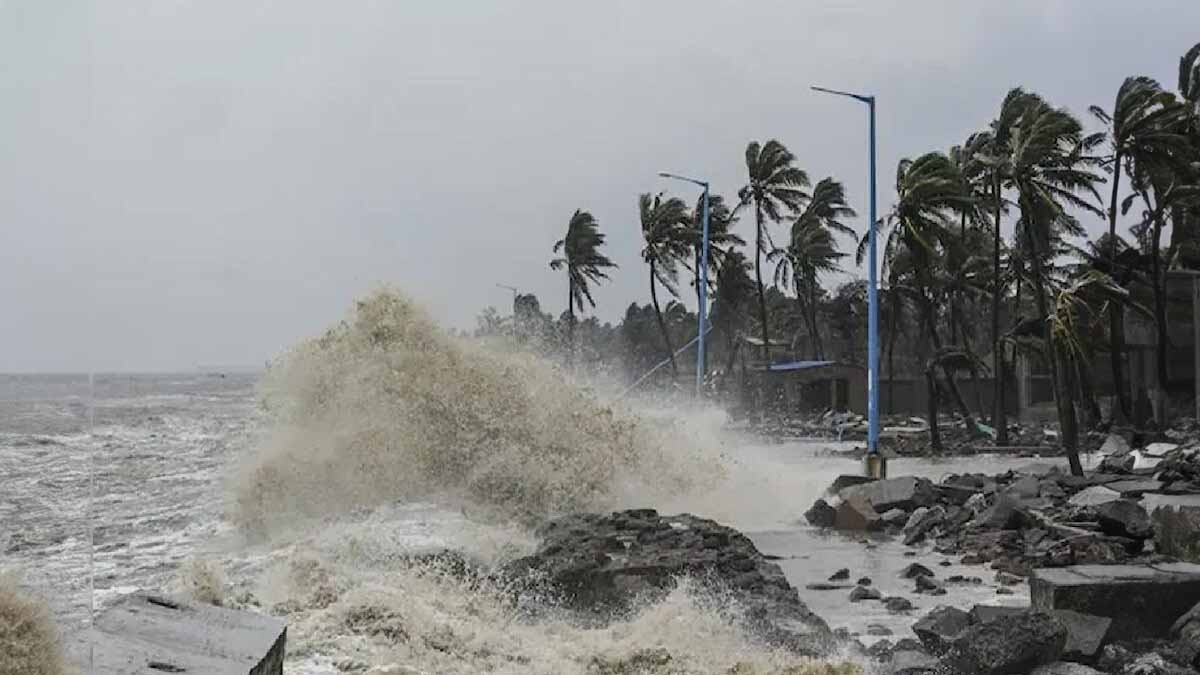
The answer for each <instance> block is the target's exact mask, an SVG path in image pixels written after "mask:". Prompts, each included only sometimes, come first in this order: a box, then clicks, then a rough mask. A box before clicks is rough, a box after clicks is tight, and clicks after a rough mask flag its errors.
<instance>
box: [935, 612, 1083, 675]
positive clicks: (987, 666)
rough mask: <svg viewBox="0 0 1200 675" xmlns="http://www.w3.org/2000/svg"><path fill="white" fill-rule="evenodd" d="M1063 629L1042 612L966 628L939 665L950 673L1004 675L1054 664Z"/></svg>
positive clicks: (1059, 649)
mask: <svg viewBox="0 0 1200 675" xmlns="http://www.w3.org/2000/svg"><path fill="white" fill-rule="evenodd" d="M1066 640H1067V629H1066V628H1065V627H1064V626H1063V625H1062V623H1061V622H1059V621H1058V619H1056V618H1054V617H1053V616H1051V615H1049V614H1046V613H1043V612H1026V613H1021V614H1017V615H1013V616H1005V617H999V618H997V619H996V620H994V621H989V622H987V623H980V624H976V625H974V626H971V627H969V628H967V629H966V630H965V631H963V632H962V633H961V634H960V635H959V636H958V637H957V638H956V639H955V640H954V641H953V644H951V645H950V648H949V650H948V651H947V652H946V653H945V654H944V655H942V657H941V659H940V660H939V665H940V666H941V667H942V668H944V669H945V670H946V672H951V673H978V674H979V675H1006V674H1008V673H1025V672H1029V671H1030V670H1032V669H1033V668H1035V667H1037V666H1039V665H1044V664H1049V663H1054V662H1055V661H1057V660H1058V657H1059V655H1060V654H1062V650H1063V646H1064V645H1065V644H1066Z"/></svg>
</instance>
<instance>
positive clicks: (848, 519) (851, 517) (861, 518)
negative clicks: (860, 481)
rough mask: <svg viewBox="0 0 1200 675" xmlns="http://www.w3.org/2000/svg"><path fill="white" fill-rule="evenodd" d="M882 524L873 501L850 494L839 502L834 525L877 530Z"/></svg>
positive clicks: (852, 528)
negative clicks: (872, 503)
mask: <svg viewBox="0 0 1200 675" xmlns="http://www.w3.org/2000/svg"><path fill="white" fill-rule="evenodd" d="M860 487H862V486H860ZM849 489H856V488H849ZM881 524H882V522H881V521H880V520H879V514H878V513H876V512H875V509H874V508H873V507H872V506H871V503H870V502H868V501H867V500H866V499H863V498H862V497H860V496H858V495H850V496H849V497H847V498H846V499H845V500H844V501H843V502H842V503H841V504H838V507H837V514H836V515H835V517H834V520H833V526H834V527H836V528H837V529H839V530H876V529H879V526H880V525H881Z"/></svg>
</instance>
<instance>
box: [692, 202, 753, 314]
mask: <svg viewBox="0 0 1200 675" xmlns="http://www.w3.org/2000/svg"><path fill="white" fill-rule="evenodd" d="M736 222H737V215H736V214H735V213H734V212H733V211H730V210H729V207H728V206H727V205H726V204H725V198H724V197H722V196H721V195H710V196H709V198H708V264H709V266H710V268H717V267H720V265H721V260H722V259H723V258H724V256H725V255H726V254H727V253H728V252H729V251H732V250H733V249H734V247H736V246H745V245H746V242H745V241H744V240H742V238H741V237H739V236H737V235H736V234H734V233H733V232H730V229H732V227H733V224H734V223H736ZM685 236H686V238H687V241H688V245H689V246H691V247H692V261H693V265H692V286H693V288H695V290H696V306H697V307H699V306H700V266H701V261H700V258H701V257H702V256H703V255H704V196H703V195H701V196H700V198H699V199H698V200H697V201H696V209H695V210H694V211H692V214H691V219H690V222H689V224H688V228H687V230H686V231H685ZM708 283H709V286H710V290H711V286H712V283H713V282H712V279H711V278H710V279H709V282H708Z"/></svg>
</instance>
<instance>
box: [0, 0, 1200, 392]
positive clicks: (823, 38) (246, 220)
mask: <svg viewBox="0 0 1200 675" xmlns="http://www.w3.org/2000/svg"><path fill="white" fill-rule="evenodd" d="M1198 28H1200V2H1196V1H1195V0H1179V1H1178V2H1168V1H1163V2H1120V3H1118V2H1107V1H1101V0H1078V1H1074V2H1068V1H1055V0H1048V1H1047V0H1041V1H1028V2H1026V1H1013V2H1004V3H988V4H986V5H985V4H983V3H976V2H964V1H962V0H953V1H946V2H918V1H915V0H908V1H907V2H900V1H896V2H890V1H888V2H884V1H876V0H857V1H846V0H842V1H839V2H826V1H822V2H814V1H803V0H789V1H787V2H733V1H730V2H723V1H713V2H699V1H696V0H691V1H689V2H682V1H678V2H676V1H655V2H647V1H645V0H641V1H635V2H616V1H609V2H586V3H582V2H568V1H564V0H531V1H525V2H518V1H510V2H490V3H484V2H471V1H468V0H454V1H450V0H443V1H437V2H435V1H432V0H431V1H416V0H409V1H403V0H396V1H391V2H383V1H379V2H373V1H369V0H341V1H339V2H328V1H326V0H322V1H315V0H286V1H285V0H277V1H267V0H111V1H109V0H104V1H101V0H96V1H95V2H91V3H87V2H75V1H71V0H0V231H2V232H3V237H2V238H0V288H2V289H3V291H4V292H3V294H2V295H0V308H2V309H0V312H2V316H3V317H4V323H3V327H4V329H3V331H2V332H0V347H2V348H0V370H2V371H41V370H86V369H98V370H164V369H174V368H182V369H189V368H194V367H197V366H202V365H217V364H220V365H226V364H227V365H235V364H251V365H253V364H261V363H262V362H263V361H264V360H265V359H266V358H268V357H269V356H271V355H273V354H275V353H277V352H278V351H280V350H281V349H284V348H286V346H287V345H289V344H291V343H293V342H294V341H296V340H297V339H299V338H301V337H304V336H307V335H311V334H314V333H317V332H319V331H320V330H321V329H322V328H323V327H324V326H326V325H327V324H329V323H330V322H332V321H334V320H336V319H337V318H339V317H340V316H342V315H343V314H344V313H345V311H346V310H347V308H348V307H349V306H350V302H351V300H352V298H353V297H354V296H356V295H359V294H362V293H363V292H365V291H368V290H370V289H371V288H372V287H374V286H375V285H376V284H378V283H381V282H389V283H394V284H397V285H399V286H401V287H402V288H404V289H405V290H407V291H408V292H409V293H411V294H413V295H414V296H415V297H417V298H418V299H420V300H421V301H422V302H423V303H424V304H426V306H427V307H428V308H429V309H430V311H431V312H432V313H433V314H434V315H435V316H436V317H437V318H438V319H439V320H441V321H443V322H445V323H446V324H448V325H451V326H455V327H461V328H465V327H470V326H472V325H473V322H474V319H473V317H474V316H475V314H476V313H478V312H479V310H481V309H482V308H483V307H484V306H486V305H489V304H490V305H495V306H497V307H500V308H505V309H507V307H508V306H509V302H510V301H511V297H510V294H509V292H508V291H505V290H503V289H500V288H497V287H496V286H495V284H496V283H504V284H508V285H513V286H516V287H519V288H520V289H522V290H523V291H529V292H535V293H537V294H538V296H539V297H540V298H541V300H542V304H543V307H544V308H546V309H547V310H548V311H553V312H554V313H556V314H557V313H558V312H559V311H561V310H562V309H563V299H564V296H565V294H566V293H565V289H564V288H563V286H564V282H563V280H562V279H561V278H560V276H561V275H560V274H559V273H555V272H552V271H551V270H550V269H549V268H548V266H547V260H548V258H549V255H550V246H551V244H552V243H553V241H554V240H555V239H557V238H558V237H559V236H561V234H562V231H563V229H564V228H565V226H566V222H567V220H568V218H569V217H570V215H571V213H572V211H573V210H574V209H575V208H584V209H588V210H591V211H592V212H593V213H594V214H595V215H596V217H597V218H598V220H599V221H600V224H601V227H602V229H603V230H604V231H605V232H606V233H608V236H609V242H610V250H609V252H610V255H611V257H612V258H613V259H614V260H615V261H617V262H618V264H620V265H621V270H620V271H619V272H618V273H617V274H615V276H614V279H613V283H611V284H609V285H607V286H604V287H603V288H601V289H599V290H598V291H597V293H596V298H597V301H598V303H599V307H598V308H597V313H598V315H599V316H600V318H601V319H602V320H613V319H616V318H617V317H619V316H620V315H621V314H622V313H623V312H624V309H625V307H626V306H627V305H628V304H629V303H630V302H631V301H638V302H646V301H647V300H648V297H649V293H648V289H647V287H646V274H645V273H644V272H643V268H642V266H641V263H640V260H639V258H638V250H639V243H640V242H639V236H640V234H639V230H638V225H637V221H636V196H637V194H638V193H639V192H644V191H657V190H659V189H664V188H665V189H670V190H674V191H676V192H678V193H679V194H681V196H685V197H686V199H687V200H688V201H689V202H691V201H692V200H693V199H694V197H695V195H694V193H691V192H688V191H687V190H686V189H685V186H682V185H678V186H676V185H670V184H666V183H664V182H663V181H661V180H660V179H658V178H656V176H655V174H656V173H657V172H658V171H662V170H671V171H677V172H681V173H688V174H692V175H697V176H700V177H708V178H709V179H710V180H711V181H712V182H713V186H714V189H715V190H716V191H718V192H721V193H724V194H727V195H732V193H734V192H735V191H736V189H737V187H738V186H739V185H740V184H741V181H742V180H743V173H744V171H745V169H744V166H743V164H742V153H743V150H744V148H745V145H746V142H747V141H749V140H751V139H761V140H766V139H768V138H772V137H775V138H779V139H780V140H781V141H783V142H784V143H785V144H787V146H788V147H789V148H791V149H792V150H793V151H794V152H795V153H796V154H797V156H798V157H799V159H800V163H801V165H802V166H803V167H804V168H806V169H807V170H808V171H809V173H810V174H811V175H812V176H813V178H814V180H816V179H818V178H820V177H822V176H826V175H833V176H836V177H837V178H839V179H841V180H843V181H844V182H845V183H846V184H847V188H848V190H849V193H850V196H851V199H852V201H853V203H854V205H855V206H856V207H858V208H859V210H860V212H864V213H865V211H866V199H865V192H866V166H865V152H866V148H865V135H864V133H865V112H864V111H863V110H861V109H860V107H861V106H857V105H855V104H853V103H851V102H849V101H843V100H839V99H834V98H825V97H822V96H819V95H816V94H813V93H811V92H809V91H808V88H807V87H808V85H809V84H814V83H815V84H825V85H827V86H834V87H840V88H845V89H852V90H863V91H873V92H875V93H876V94H877V95H878V97H879V101H880V119H879V134H880V147H879V152H880V200H881V204H882V205H886V203H887V202H888V201H889V200H890V198H891V194H892V189H891V184H892V177H893V175H894V169H895V164H896V162H897V160H898V159H899V158H900V157H902V156H906V155H914V154H917V153H921V152H924V151H926V150H929V149H933V148H945V147H947V146H949V145H951V144H953V143H957V142H960V141H961V140H963V139H964V138H965V137H966V136H967V134H969V133H970V132H971V131H973V130H975V129H977V128H979V127H981V126H983V125H984V124H985V123H986V122H987V121H988V120H989V119H991V116H992V115H993V114H994V111H995V110H996V109H997V108H998V106H999V103H1000V100H1001V98H1002V97H1003V95H1004V93H1005V92H1006V91H1007V90H1008V88H1010V87H1011V86H1014V85H1018V84H1019V85H1023V86H1026V87H1028V88H1031V89H1033V90H1036V91H1038V92H1040V93H1042V94H1043V95H1045V96H1046V97H1048V98H1049V99H1051V100H1052V101H1053V102H1055V103H1057V104H1061V105H1066V106H1069V107H1071V108H1072V109H1074V110H1075V111H1076V112H1077V113H1080V114H1083V113H1085V112H1086V106H1087V105H1089V104H1093V103H1099V104H1103V105H1105V106H1107V105H1108V104H1110V103H1111V100H1112V97H1113V95H1114V94H1115V92H1116V88H1117V86H1118V85H1119V84H1120V82H1121V80H1122V78H1124V77H1125V76H1127V75H1135V74H1148V75H1151V76H1154V77H1157V78H1159V79H1160V80H1161V81H1163V82H1164V83H1165V84H1169V85H1172V86H1173V84H1174V78H1175V69H1176V65H1177V62H1178V59H1179V56H1180V55H1181V54H1182V53H1183V52H1184V50H1185V49H1186V48H1187V47H1188V46H1190V45H1191V44H1193V43H1194V42H1195V41H1197V40H1200V30H1198ZM748 225H749V223H748V222H745V221H744V222H743V223H742V225H741V227H742V229H743V232H744V233H747V234H748V233H749V232H750V231H751V228H749V227H748ZM858 225H859V226H860V227H861V221H860V222H859V223H858Z"/></svg>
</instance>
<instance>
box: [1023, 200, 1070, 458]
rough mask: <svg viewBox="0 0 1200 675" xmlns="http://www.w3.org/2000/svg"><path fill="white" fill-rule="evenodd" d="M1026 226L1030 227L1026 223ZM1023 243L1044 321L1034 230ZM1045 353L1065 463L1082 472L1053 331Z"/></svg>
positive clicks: (1043, 290) (1046, 311)
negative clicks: (1048, 361)
mask: <svg viewBox="0 0 1200 675" xmlns="http://www.w3.org/2000/svg"><path fill="white" fill-rule="evenodd" d="M1026 226H1027V229H1032V227H1031V225H1030V224H1028V223H1027V224H1026ZM1025 240H1026V245H1027V248H1028V249H1029V259H1030V263H1031V264H1032V265H1033V283H1034V301H1035V302H1036V304H1037V309H1038V316H1039V317H1041V318H1042V319H1043V320H1045V319H1046V318H1048V317H1049V316H1050V310H1049V308H1048V307H1047V305H1046V281H1045V279H1046V277H1045V276H1044V270H1043V269H1042V259H1041V256H1040V255H1039V253H1038V251H1037V247H1036V246H1035V245H1034V241H1033V233H1032V232H1026V236H1025ZM1046 354H1047V355H1048V356H1049V357H1050V381H1051V384H1052V385H1053V388H1054V404H1055V407H1056V408H1057V409H1058V426H1059V433H1060V434H1061V435H1062V444H1063V451H1064V452H1066V454H1067V462H1068V463H1069V464H1070V466H1071V474H1072V475H1075V476H1082V475H1083V465H1082V464H1080V463H1079V427H1078V423H1077V421H1076V418H1075V402H1074V401H1073V400H1072V399H1071V395H1070V391H1069V390H1068V389H1067V386H1066V370H1065V369H1064V367H1063V357H1062V354H1060V353H1059V350H1058V345H1057V344H1056V343H1055V341H1054V335H1053V332H1052V331H1051V330H1050V329H1049V328H1047V331H1046Z"/></svg>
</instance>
